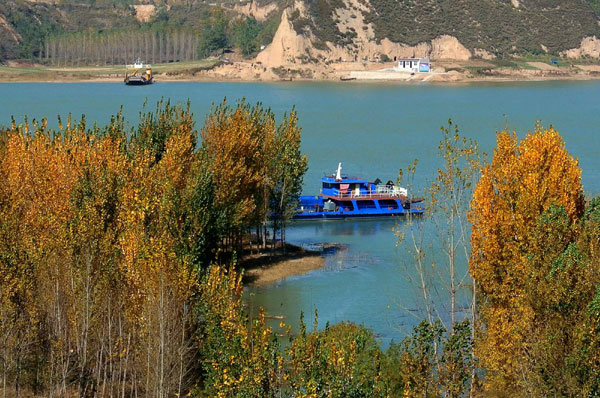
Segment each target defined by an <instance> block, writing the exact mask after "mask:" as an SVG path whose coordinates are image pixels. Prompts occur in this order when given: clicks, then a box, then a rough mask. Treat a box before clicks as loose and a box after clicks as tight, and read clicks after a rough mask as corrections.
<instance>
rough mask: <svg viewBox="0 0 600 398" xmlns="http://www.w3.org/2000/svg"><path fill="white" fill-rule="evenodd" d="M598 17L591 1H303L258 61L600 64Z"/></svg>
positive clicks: (288, 14)
mask: <svg viewBox="0 0 600 398" xmlns="http://www.w3.org/2000/svg"><path fill="white" fill-rule="evenodd" d="M597 9H598V7H597V5H596V3H595V1H591V2H588V1H585V0H308V1H307V0H304V1H301V0H296V1H295V3H294V4H293V5H291V6H290V7H288V8H287V9H286V10H285V12H284V15H283V18H282V22H281V25H280V26H279V30H278V31H277V34H276V35H275V38H274V40H273V43H272V44H271V46H269V48H267V50H266V51H265V52H264V53H263V54H259V57H258V60H259V61H261V62H263V63H266V64H268V65H274V64H278V63H279V64H290V63H299V62H302V63H306V62H309V63H310V62H314V63H321V64H323V63H325V64H327V63H328V62H335V61H339V60H345V61H359V60H364V59H369V60H388V59H394V58H395V57H408V56H410V57H412V56H418V57H425V56H429V57H431V58H433V59H463V60H464V59H469V58H473V57H480V58H486V59H489V58H495V57H507V56H513V55H516V56H519V55H536V54H544V53H549V54H553V55H556V56H558V55H565V56H567V55H568V56H572V57H581V56H592V57H596V58H597V57H598V55H599V54H600V51H599V50H600V45H599V43H598V41H597V40H596V39H595V38H594V37H596V36H597V37H600V26H599V19H598V14H597Z"/></svg>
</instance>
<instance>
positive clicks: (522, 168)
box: [469, 126, 584, 392]
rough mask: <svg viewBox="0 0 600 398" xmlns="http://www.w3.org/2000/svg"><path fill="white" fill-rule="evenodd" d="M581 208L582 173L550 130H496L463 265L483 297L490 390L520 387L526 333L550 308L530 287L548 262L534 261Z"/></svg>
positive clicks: (568, 230)
mask: <svg viewBox="0 0 600 398" xmlns="http://www.w3.org/2000/svg"><path fill="white" fill-rule="evenodd" d="M583 208H584V201H583V191H582V186H581V170H580V169H579V167H578V163H577V160H575V159H573V157H572V156H571V155H570V154H569V153H568V152H567V151H566V150H565V148H564V143H563V141H562V139H561V137H560V136H559V134H558V132H557V131H556V130H554V129H553V128H552V127H550V128H549V129H543V128H542V127H541V126H536V129H535V132H533V133H530V134H528V135H527V136H526V137H525V138H524V139H523V140H522V141H521V142H518V140H517V137H516V135H515V134H514V133H513V134H510V133H508V132H506V131H503V132H500V133H499V134H498V137H497V147H496V149H495V150H494V154H493V159H492V161H491V163H489V164H487V165H485V167H484V168H483V170H482V175H481V179H480V181H479V182H478V184H477V186H476V188H475V192H474V196H473V200H472V202H471V212H470V215H469V220H470V221H471V223H472V234H471V246H472V251H471V256H470V261H469V266H470V271H471V275H472V276H473V278H474V279H475V281H476V282H477V284H478V287H479V289H480V292H481V294H482V301H481V320H482V322H483V325H485V327H483V328H481V329H480V333H481V335H480V337H479V339H478V342H477V353H478V357H479V359H480V360H481V364H482V365H483V366H484V367H485V368H486V369H487V372H488V373H487V380H486V385H487V388H488V389H489V390H495V391H504V392H509V391H516V389H518V388H519V387H524V385H523V378H522V371H523V369H525V368H527V367H528V366H530V365H531V362H530V361H529V357H528V353H530V350H531V349H532V346H531V344H530V340H529V336H531V335H532V334H533V335H537V334H536V333H535V332H536V329H537V328H539V327H540V323H539V321H540V316H543V312H544V311H545V310H546V309H547V308H548V305H549V303H548V301H545V300H543V296H542V297H540V295H539V293H540V292H539V289H538V288H536V285H538V284H539V283H540V282H543V281H544V278H547V277H548V274H547V273H546V272H545V271H546V270H547V269H546V268H542V266H544V267H547V264H548V261H547V258H545V259H544V260H542V261H535V258H536V256H539V255H540V253H541V254H542V255H543V250H548V248H551V247H552V245H557V248H558V249H559V250H560V248H561V247H562V248H564V246H565V244H566V243H567V242H568V241H569V240H570V237H571V236H573V233H574V232H573V231H574V229H575V225H576V221H577V220H578V218H579V217H580V216H581V214H582V212H583ZM553 209H555V210H553ZM559 209H560V210H559ZM543 215H545V216H544V217H546V220H548V221H544V218H543V217H542V216H543ZM553 220H555V221H553ZM548 223H550V224H554V226H553V227H552V228H551V229H552V230H554V231H555V232H554V233H553V234H552V235H547V234H545V233H541V231H540V233H541V234H540V233H538V234H536V233H535V231H536V228H547V225H548ZM551 236H552V237H555V238H556V239H549V238H550V237H551ZM540 239H543V241H540ZM540 246H541V247H540ZM548 294H551V293H550V292H548ZM540 301H541V303H538V304H536V302H540Z"/></svg>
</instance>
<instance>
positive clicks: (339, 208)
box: [293, 195, 423, 220]
mask: <svg viewBox="0 0 600 398" xmlns="http://www.w3.org/2000/svg"><path fill="white" fill-rule="evenodd" d="M299 199H300V206H299V208H298V211H297V212H296V214H295V215H294V217H293V219H294V220H327V219H333V220H335V219H346V218H380V217H404V216H406V215H412V216H418V215H421V214H423V208H422V207H421V206H419V205H415V204H410V202H408V201H406V200H403V199H401V198H397V199H394V200H390V199H386V200H381V201H380V200H377V199H369V200H360V199H354V200H352V201H346V200H344V201H335V200H333V201H332V200H331V199H330V198H328V197H324V196H323V195H320V196H301V197H300V198H299ZM326 201H327V202H330V203H329V205H330V208H327V204H326ZM365 202H368V203H369V205H370V206H368V207H365V205H364V204H365Z"/></svg>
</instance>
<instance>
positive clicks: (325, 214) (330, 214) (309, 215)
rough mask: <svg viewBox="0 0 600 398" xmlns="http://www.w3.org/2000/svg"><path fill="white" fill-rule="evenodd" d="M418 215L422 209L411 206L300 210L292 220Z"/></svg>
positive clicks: (421, 212)
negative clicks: (385, 209) (375, 209)
mask: <svg viewBox="0 0 600 398" xmlns="http://www.w3.org/2000/svg"><path fill="white" fill-rule="evenodd" d="M409 214H410V215H411V216H420V215H422V214H423V209H420V208H413V209H410V210H405V209H403V210H402V211H388V212H367V211H365V212H360V211H356V212H354V211H346V212H340V211H315V212H301V213H297V214H295V215H294V217H293V219H294V220H343V219H347V218H382V217H406V216H407V215H409Z"/></svg>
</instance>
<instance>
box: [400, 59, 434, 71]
mask: <svg viewBox="0 0 600 398" xmlns="http://www.w3.org/2000/svg"><path fill="white" fill-rule="evenodd" d="M394 69H395V70H397V71H398V72H429V71H430V70H431V68H430V65H429V58H400V59H399V60H398V66H397V67H396V68H394Z"/></svg>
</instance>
